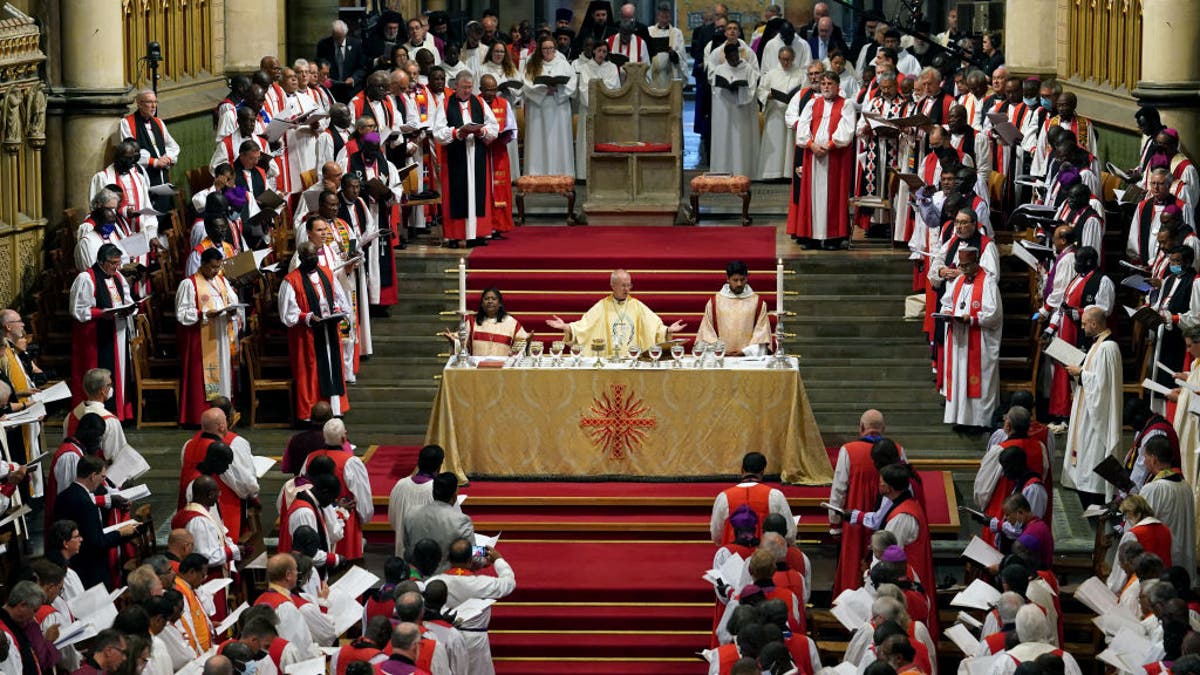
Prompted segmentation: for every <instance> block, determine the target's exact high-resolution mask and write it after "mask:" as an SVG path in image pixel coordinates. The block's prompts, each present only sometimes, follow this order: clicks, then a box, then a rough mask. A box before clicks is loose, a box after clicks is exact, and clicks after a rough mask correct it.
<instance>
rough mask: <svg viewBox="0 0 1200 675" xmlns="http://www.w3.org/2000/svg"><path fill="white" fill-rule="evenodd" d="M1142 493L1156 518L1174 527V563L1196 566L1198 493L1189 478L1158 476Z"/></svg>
mask: <svg viewBox="0 0 1200 675" xmlns="http://www.w3.org/2000/svg"><path fill="white" fill-rule="evenodd" d="M1141 495H1142V497H1143V498H1145V500H1146V502H1147V503H1148V504H1150V508H1152V509H1154V517H1155V518H1158V519H1159V520H1161V521H1162V523H1163V524H1164V525H1166V526H1167V529H1169V530H1171V564H1172V565H1180V566H1182V567H1183V569H1185V570H1194V569H1196V496H1195V495H1194V494H1193V493H1192V488H1191V486H1190V485H1189V484H1188V483H1187V481H1186V480H1167V479H1166V478H1165V477H1156V478H1154V479H1153V480H1151V481H1150V482H1148V483H1146V484H1145V485H1143V486H1142V492H1141Z"/></svg>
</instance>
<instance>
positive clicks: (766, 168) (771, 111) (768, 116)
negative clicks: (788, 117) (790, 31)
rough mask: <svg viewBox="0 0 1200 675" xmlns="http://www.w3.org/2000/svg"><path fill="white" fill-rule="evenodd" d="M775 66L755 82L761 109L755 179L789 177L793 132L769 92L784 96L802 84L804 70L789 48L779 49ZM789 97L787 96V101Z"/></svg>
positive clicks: (783, 107)
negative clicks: (777, 61)
mask: <svg viewBox="0 0 1200 675" xmlns="http://www.w3.org/2000/svg"><path fill="white" fill-rule="evenodd" d="M778 59H779V65H778V66H777V67H775V68H772V69H771V70H770V71H768V72H767V73H766V74H764V75H763V76H762V79H761V80H759V81H758V102H759V104H760V105H761V106H762V107H763V129H762V144H761V145H760V146H759V150H758V172H757V174H756V175H755V179H756V180H776V179H779V178H791V176H792V157H793V155H794V154H795V150H796V144H795V142H794V141H795V133H794V132H793V131H792V128H791V127H789V126H788V124H787V122H786V121H785V120H784V114H785V113H787V108H788V104H787V103H786V102H784V101H780V100H778V99H777V98H773V97H772V95H771V93H772V92H773V91H777V92H781V93H784V94H787V93H789V92H791V91H792V90H793V89H796V88H797V87H800V86H801V85H802V84H804V78H805V76H806V73H805V71H804V70H803V69H802V68H800V67H798V66H797V65H796V54H795V52H793V51H792V48H791V47H784V48H782V49H780V50H779V54H778ZM790 98H791V97H789V99H790Z"/></svg>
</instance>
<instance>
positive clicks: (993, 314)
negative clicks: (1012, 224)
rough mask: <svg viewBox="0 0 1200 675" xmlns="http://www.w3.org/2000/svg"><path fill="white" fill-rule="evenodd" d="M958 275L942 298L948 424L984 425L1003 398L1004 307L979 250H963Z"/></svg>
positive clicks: (946, 420) (960, 254) (965, 248)
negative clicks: (999, 365)
mask: <svg viewBox="0 0 1200 675" xmlns="http://www.w3.org/2000/svg"><path fill="white" fill-rule="evenodd" d="M958 260H959V262H958V269H959V270H960V271H961V272H962V275H961V276H959V277H958V278H957V279H955V280H954V281H953V282H952V283H953V285H952V286H951V287H950V288H949V289H948V291H947V292H946V294H945V295H944V296H943V299H942V306H941V313H942V314H944V315H947V316H951V317H953V318H952V319H950V320H948V321H947V322H946V341H945V344H946V351H945V370H946V374H945V385H944V391H943V393H944V394H945V396H946V412H945V415H944V417H943V420H944V421H945V422H946V424H956V425H965V426H974V427H983V426H987V425H988V424H990V423H991V419H992V411H993V410H994V409H995V407H996V404H997V403H998V401H999V390H1000V373H999V370H998V369H997V359H998V358H999V356H1000V336H1001V330H1002V328H1003V323H1004V308H1003V307H1002V306H1001V303H1000V289H999V287H998V286H997V285H996V278H995V277H994V276H993V275H991V274H989V273H987V272H983V273H980V272H981V271H982V270H981V268H980V266H979V255H978V251H976V250H974V249H971V248H968V247H961V248H959V249H958Z"/></svg>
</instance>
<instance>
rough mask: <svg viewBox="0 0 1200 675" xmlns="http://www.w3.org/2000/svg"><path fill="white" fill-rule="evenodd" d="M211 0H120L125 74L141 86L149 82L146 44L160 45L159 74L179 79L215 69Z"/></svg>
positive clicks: (165, 77)
mask: <svg viewBox="0 0 1200 675" xmlns="http://www.w3.org/2000/svg"><path fill="white" fill-rule="evenodd" d="M213 4H214V3H213V1H212V0H121V10H122V14H123V17H124V25H125V36H124V37H125V77H126V80H127V81H128V82H129V83H130V84H132V85H134V86H136V87H141V86H144V85H147V84H149V83H150V70H149V69H148V68H147V67H146V63H145V61H144V60H143V59H144V57H145V56H146V44H147V43H148V42H157V43H159V45H160V46H161V47H162V56H163V62H162V64H160V65H159V71H158V74H159V77H160V78H162V79H166V80H173V81H175V82H179V81H180V80H183V79H186V78H196V77H198V76H200V75H201V74H212V73H214V72H215V71H216V68H215V59H214V53H213V44H214V42H213V37H214V36H213V17H212V13H213Z"/></svg>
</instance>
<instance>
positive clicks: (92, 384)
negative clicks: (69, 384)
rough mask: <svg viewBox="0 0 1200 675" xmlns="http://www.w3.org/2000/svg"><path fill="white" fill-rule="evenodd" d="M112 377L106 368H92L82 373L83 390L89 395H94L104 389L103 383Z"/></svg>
mask: <svg viewBox="0 0 1200 675" xmlns="http://www.w3.org/2000/svg"><path fill="white" fill-rule="evenodd" d="M111 377H112V373H111V372H109V370H108V369H107V368H92V369H91V370H89V371H87V372H86V373H84V374H83V391H84V392H85V393H87V394H88V395H89V396H95V395H96V394H99V393H100V391H101V390H102V389H104V383H105V382H106V381H107V380H109V378H111Z"/></svg>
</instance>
